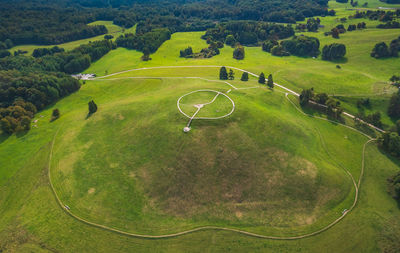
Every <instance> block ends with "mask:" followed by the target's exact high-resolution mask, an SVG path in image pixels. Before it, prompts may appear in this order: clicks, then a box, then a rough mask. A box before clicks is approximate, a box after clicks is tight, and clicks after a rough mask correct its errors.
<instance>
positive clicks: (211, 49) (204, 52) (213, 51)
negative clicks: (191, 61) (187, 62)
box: [179, 43, 223, 58]
mask: <svg viewBox="0 0 400 253" xmlns="http://www.w3.org/2000/svg"><path fill="white" fill-rule="evenodd" d="M222 46H223V44H222ZM218 54H219V49H218V45H217V43H211V44H210V45H209V46H208V47H206V48H203V49H201V50H200V52H198V53H195V52H193V49H192V47H187V48H186V49H184V50H181V51H180V53H179V56H180V57H183V58H211V57H213V56H215V55H218Z"/></svg>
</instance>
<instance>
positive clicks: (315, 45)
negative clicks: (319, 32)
mask: <svg viewBox="0 0 400 253" xmlns="http://www.w3.org/2000/svg"><path fill="white" fill-rule="evenodd" d="M319 46H320V43H319V40H318V39H317V38H314V37H307V36H293V38H292V39H290V40H283V41H281V43H280V44H279V43H278V41H276V40H268V41H265V42H264V43H263V45H262V49H263V50H264V51H266V52H270V53H271V54H272V55H275V56H288V55H296V56H302V57H307V56H313V57H316V56H318V55H319V53H320V51H319Z"/></svg>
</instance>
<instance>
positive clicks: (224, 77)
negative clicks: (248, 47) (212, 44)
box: [219, 66, 228, 80]
mask: <svg viewBox="0 0 400 253" xmlns="http://www.w3.org/2000/svg"><path fill="white" fill-rule="evenodd" d="M219 79H220V80H228V73H227V72H226V68H225V67H224V66H222V67H221V69H220V70H219Z"/></svg>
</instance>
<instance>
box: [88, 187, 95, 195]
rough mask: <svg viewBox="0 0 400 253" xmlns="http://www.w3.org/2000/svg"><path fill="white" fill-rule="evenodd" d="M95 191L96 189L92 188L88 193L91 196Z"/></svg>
mask: <svg viewBox="0 0 400 253" xmlns="http://www.w3.org/2000/svg"><path fill="white" fill-rule="evenodd" d="M95 191H96V189H95V188H93V187H92V188H90V189H89V190H88V193H89V194H93V193H94V192H95Z"/></svg>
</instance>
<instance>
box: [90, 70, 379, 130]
mask: <svg viewBox="0 0 400 253" xmlns="http://www.w3.org/2000/svg"><path fill="white" fill-rule="evenodd" d="M220 67H223V66H221V65H191V66H159V67H145V68H138V69H129V70H124V71H120V72H116V73H112V74H109V75H105V76H100V77H96V78H93V79H90V80H101V79H103V78H107V77H110V76H115V75H119V74H123V73H128V72H133V71H140V70H146V69H168V68H220ZM225 67H226V68H231V69H235V70H238V71H242V72H246V73H248V74H249V75H252V76H254V77H257V78H258V77H259V76H258V75H257V74H254V73H252V72H250V71H247V70H244V69H240V68H237V67H232V66H225ZM128 78H135V77H128ZM137 78H143V77H137ZM152 78H154V79H156V78H162V77H152ZM166 78H173V77H166ZM180 78H198V79H203V80H209V79H206V78H201V77H180ZM107 80H110V79H107ZM266 80H268V79H266ZM209 81H210V80H209ZM218 81H220V82H224V83H227V84H228V85H230V86H232V85H231V84H230V83H228V82H225V81H221V80H218ZM274 85H275V86H277V87H279V88H281V89H283V90H285V91H287V92H288V93H291V94H293V95H295V96H297V97H298V96H300V94H299V93H297V92H295V91H294V90H291V89H289V88H287V87H285V86H283V85H280V84H278V83H275V82H274ZM232 88H234V89H237V88H236V87H234V86H233V87H232ZM310 102H311V103H314V104H317V103H315V102H313V101H310ZM319 105H321V104H319ZM321 106H325V105H321ZM343 115H346V116H347V117H349V118H351V119H358V120H359V121H360V122H361V123H363V124H365V125H367V126H369V127H371V128H373V129H375V130H377V131H378V132H381V133H383V132H385V131H384V130H383V129H381V128H379V127H376V126H374V125H372V124H370V123H367V122H365V121H363V120H361V119H359V118H356V117H355V116H354V115H352V114H350V113H347V112H343Z"/></svg>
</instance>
